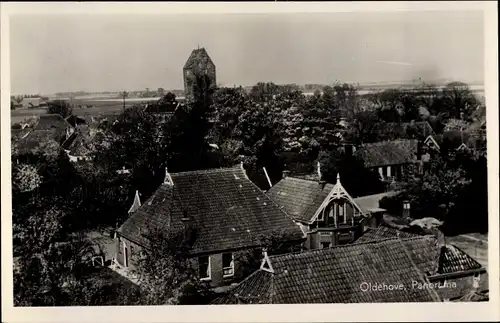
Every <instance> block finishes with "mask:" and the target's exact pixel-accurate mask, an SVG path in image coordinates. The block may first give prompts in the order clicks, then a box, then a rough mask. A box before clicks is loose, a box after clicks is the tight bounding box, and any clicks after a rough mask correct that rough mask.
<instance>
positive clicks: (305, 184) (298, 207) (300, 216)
mask: <svg viewBox="0 0 500 323" xmlns="http://www.w3.org/2000/svg"><path fill="white" fill-rule="evenodd" d="M337 184H338V185H337V189H336V191H335V193H332V192H333V190H334V188H335V187H336V186H335V185H334V184H330V183H326V184H325V185H324V187H323V188H322V186H321V184H320V183H319V182H318V181H314V180H308V179H303V178H297V177H295V176H293V177H291V176H287V177H285V178H283V179H282V180H280V181H279V182H278V183H276V184H275V185H274V186H273V187H271V188H270V189H269V190H268V191H267V192H266V194H267V196H269V198H270V199H271V200H273V201H274V202H276V203H277V204H278V205H279V206H280V207H283V210H284V211H285V212H286V213H288V214H289V215H290V216H292V217H293V218H294V219H295V220H296V221H301V222H306V223H309V222H311V221H313V220H314V216H315V215H316V213H317V212H318V210H320V209H321V206H322V204H323V203H324V202H325V201H326V199H327V197H328V196H329V194H330V193H332V196H333V194H336V195H339V194H340V195H342V196H343V197H344V198H347V199H350V200H351V201H352V203H353V204H355V205H357V207H358V208H359V210H360V211H361V213H364V214H368V213H370V212H374V211H376V210H374V209H375V208H378V201H379V200H380V199H382V198H383V197H384V196H389V195H391V194H395V192H388V193H382V194H376V195H369V196H362V197H357V198H354V199H353V198H352V197H351V196H350V195H349V194H348V193H347V192H346V191H345V189H344V188H343V187H342V184H341V183H340V181H338V182H337ZM325 203H326V202H325ZM375 204H376V206H375Z"/></svg>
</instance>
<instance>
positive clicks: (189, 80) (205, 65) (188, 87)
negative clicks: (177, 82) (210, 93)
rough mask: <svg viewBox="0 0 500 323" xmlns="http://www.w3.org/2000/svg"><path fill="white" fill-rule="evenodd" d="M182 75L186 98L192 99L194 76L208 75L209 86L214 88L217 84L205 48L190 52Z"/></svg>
mask: <svg viewBox="0 0 500 323" xmlns="http://www.w3.org/2000/svg"><path fill="white" fill-rule="evenodd" d="M183 75H184V96H185V97H186V98H188V97H192V95H193V86H194V82H195V78H196V76H199V75H208V77H209V79H210V81H211V84H212V85H213V86H215V85H216V84H217V83H216V81H217V79H216V73H215V64H214V62H213V61H212V59H211V58H210V56H208V53H207V51H206V49H205V48H198V49H194V50H193V51H192V52H191V55H190V56H189V58H188V60H187V61H186V64H185V65H184V68H183Z"/></svg>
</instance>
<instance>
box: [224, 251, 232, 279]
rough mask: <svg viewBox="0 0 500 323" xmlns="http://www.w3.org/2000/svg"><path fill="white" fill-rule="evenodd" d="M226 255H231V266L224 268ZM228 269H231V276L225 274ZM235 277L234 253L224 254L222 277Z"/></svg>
mask: <svg viewBox="0 0 500 323" xmlns="http://www.w3.org/2000/svg"><path fill="white" fill-rule="evenodd" d="M224 254H231V264H230V266H229V267H224ZM226 269H231V273H230V274H224V271H225V270H226ZM233 276H234V253H232V252H224V253H223V254H222V277H223V278H229V277H233Z"/></svg>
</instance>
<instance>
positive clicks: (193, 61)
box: [184, 48, 214, 69]
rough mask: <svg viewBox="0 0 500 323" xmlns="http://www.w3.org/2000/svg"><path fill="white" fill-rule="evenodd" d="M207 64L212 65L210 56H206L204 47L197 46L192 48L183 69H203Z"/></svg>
mask: <svg viewBox="0 0 500 323" xmlns="http://www.w3.org/2000/svg"><path fill="white" fill-rule="evenodd" d="M209 65H214V63H213V62H212V59H211V58H210V56H208V53H207V51H206V50H205V48H198V49H193V51H192V52H191V55H190V56H189V58H188V60H187V61H186V64H184V69H194V68H196V69H205V68H207V67H208V66H209Z"/></svg>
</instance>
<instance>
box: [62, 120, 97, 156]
mask: <svg viewBox="0 0 500 323" xmlns="http://www.w3.org/2000/svg"><path fill="white" fill-rule="evenodd" d="M92 141H93V133H92V131H91V129H90V127H89V126H87V125H85V124H80V125H78V126H77V127H76V130H75V131H74V132H73V133H72V134H71V135H70V136H69V137H68V138H67V139H66V140H65V141H64V142H63V144H62V148H63V149H64V151H65V152H66V154H67V155H68V157H69V160H70V161H71V162H83V161H89V160H91V156H90V154H91V152H92Z"/></svg>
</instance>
